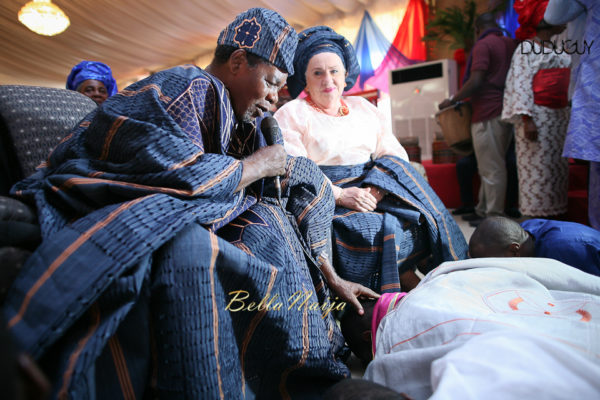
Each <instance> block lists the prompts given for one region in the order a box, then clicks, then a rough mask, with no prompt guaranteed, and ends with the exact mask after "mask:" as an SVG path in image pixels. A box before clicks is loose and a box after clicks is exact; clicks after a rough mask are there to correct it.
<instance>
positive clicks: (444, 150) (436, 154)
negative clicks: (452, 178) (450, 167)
mask: <svg viewBox="0 0 600 400" xmlns="http://www.w3.org/2000/svg"><path fill="white" fill-rule="evenodd" d="M431 147H432V150H433V151H432V153H433V160H432V162H433V163H434V164H454V163H456V160H457V159H458V156H457V155H456V153H455V152H454V150H452V149H451V148H450V146H448V144H447V143H446V141H445V140H435V141H434V142H433V143H432V144H431Z"/></svg>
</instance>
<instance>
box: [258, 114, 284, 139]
mask: <svg viewBox="0 0 600 400" xmlns="http://www.w3.org/2000/svg"><path fill="white" fill-rule="evenodd" d="M260 131H261V132H262V134H263V136H264V137H265V141H266V142H267V145H268V146H271V145H273V144H275V143H277V139H278V138H279V135H280V134H281V133H280V130H279V125H278V124H277V120H276V119H275V118H273V117H271V116H268V117H265V118H263V120H262V122H261V123H260Z"/></svg>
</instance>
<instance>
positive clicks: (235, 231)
mask: <svg viewBox="0 0 600 400" xmlns="http://www.w3.org/2000/svg"><path fill="white" fill-rule="evenodd" d="M296 44H297V34H296V32H295V31H294V29H293V28H292V27H291V26H290V25H289V24H288V23H287V22H286V21H285V20H284V19H283V18H282V17H281V16H280V15H279V14H277V13H276V12H274V11H271V10H267V9H262V8H253V9H250V10H248V11H246V12H244V13H242V14H240V15H238V16H237V17H236V18H235V20H234V21H233V22H232V23H231V24H229V25H228V26H227V27H226V28H225V29H224V30H223V31H222V32H221V34H220V36H219V39H218V46H217V48H216V51H215V56H214V59H213V61H212V62H211V64H210V65H209V66H208V67H207V68H206V69H205V70H203V69H200V68H198V67H196V66H193V65H187V66H180V67H175V68H172V69H169V70H165V71H161V72H158V73H156V74H154V75H152V76H150V77H148V78H146V79H144V80H142V81H140V82H137V83H135V84H133V85H131V86H129V87H127V88H125V89H123V90H121V91H120V92H119V93H117V94H116V95H114V96H112V97H110V98H109V99H108V100H107V101H106V102H105V103H104V104H103V105H102V107H99V108H98V109H97V110H95V111H94V112H92V113H91V114H89V115H88V116H86V118H84V120H82V121H81V122H80V123H79V124H78V126H77V127H76V128H75V129H74V131H73V132H72V133H71V134H70V135H69V136H67V137H66V138H65V139H64V140H63V142H62V143H61V144H60V145H59V146H58V147H57V148H56V149H55V150H54V152H53V153H52V154H51V156H50V158H49V160H48V166H47V167H46V168H44V169H42V170H39V171H38V173H36V175H34V176H33V177H31V178H29V179H27V180H25V181H22V182H20V183H19V184H17V185H16V186H15V187H14V188H13V192H14V194H15V195H18V196H21V198H23V199H31V200H32V201H34V202H35V203H36V205H37V207H38V213H39V215H40V222H41V226H42V231H43V237H44V240H43V242H42V244H41V246H40V247H39V248H38V249H37V250H36V252H35V253H34V254H33V255H32V257H31V258H30V259H29V260H28V261H27V263H26V264H25V265H24V267H23V270H22V272H21V274H20V276H19V277H18V278H17V280H16V282H15V284H14V285H13V287H12V289H11V290H12V291H11V293H10V294H9V296H8V299H7V303H6V306H5V309H4V312H5V315H6V317H7V319H8V321H9V322H8V324H9V327H10V328H11V330H12V332H13V333H14V336H15V337H16V340H17V342H18V344H19V345H20V346H21V347H22V348H23V349H25V350H26V351H28V352H29V353H31V354H32V355H33V356H34V357H35V358H36V359H38V360H39V361H40V364H41V365H43V366H44V367H45V371H46V373H48V374H49V375H50V379H51V381H52V383H53V390H54V392H53V395H54V396H57V397H63V396H65V397H72V398H101V399H104V398H106V399H108V398H117V397H126V398H133V397H136V398H142V397H144V396H157V397H162V398H190V399H192V398H193V399H205V398H206V399H208V398H221V399H224V398H226V399H233V398H242V397H250V398H253V397H254V396H256V397H257V398H287V397H290V396H292V397H293V396H296V395H298V396H312V395H315V394H317V393H321V392H322V391H323V390H324V387H325V386H327V385H330V384H332V383H334V382H335V381H337V380H339V379H342V378H343V377H345V376H348V375H349V371H348V369H347V367H346V366H345V365H344V363H343V360H344V357H346V356H347V353H348V352H347V348H346V347H345V346H344V340H343V338H342V335H341V333H340V331H339V329H338V327H337V325H336V323H335V321H334V319H333V317H332V316H331V314H330V313H326V312H323V310H328V309H329V307H330V305H331V304H333V303H335V304H339V303H340V302H351V303H352V304H354V305H356V306H357V307H356V308H357V309H359V312H360V311H362V309H361V308H360V305H359V302H358V300H357V297H358V296H360V295H367V296H373V297H377V295H376V294H375V293H373V292H372V291H370V290H368V289H366V288H364V287H362V286H361V285H358V284H356V283H350V282H347V281H345V280H343V279H340V278H339V277H338V276H337V274H336V273H335V271H334V270H333V268H332V266H331V264H330V261H329V259H328V258H329V256H328V248H329V247H330V243H329V241H330V235H331V231H330V229H331V228H330V226H331V218H332V215H333V209H334V200H333V195H332V192H331V188H330V187H329V184H328V182H327V181H326V179H325V178H324V176H323V175H322V173H321V172H320V171H319V169H318V167H317V166H316V165H315V164H314V163H313V162H312V161H310V160H308V159H306V158H291V157H287V156H286V154H285V151H284V149H283V146H281V144H274V145H270V146H267V145H266V142H265V139H264V137H263V135H262V134H261V132H260V131H259V130H258V127H259V126H260V125H261V124H260V123H259V122H261V121H260V119H261V118H262V117H263V116H264V113H265V112H266V111H267V110H269V109H271V107H272V106H273V105H274V104H275V103H276V101H277V92H278V91H279V89H280V88H281V87H282V86H283V85H284V83H285V81H286V78H287V75H288V74H292V73H293V72H294V71H293V57H294V52H295V50H296ZM257 118H259V119H258V120H257ZM276 175H281V176H282V179H281V194H280V196H277V197H276V196H275V193H276V190H275V187H274V185H273V182H272V179H270V178H269V177H273V176H276ZM264 178H269V179H264ZM279 197H280V198H279ZM330 289H331V291H330ZM235 293H244V300H243V301H244V305H243V306H242V305H241V304H239V301H242V300H241V299H240V298H239V297H237V298H236V307H234V308H232V307H229V308H228V305H229V304H231V301H232V298H233V296H234V295H235ZM300 297H301V298H302V299H303V301H302V303H299V302H294V299H296V298H300ZM263 299H277V301H276V302H275V303H277V304H282V306H278V307H274V306H273V307H266V305H265V304H264V303H265V301H267V300H263ZM261 301H262V303H261ZM286 304H293V306H292V307H290V306H285V307H284V306H283V305H286ZM233 309H235V312H234V311H233ZM316 376H318V379H315V377H316Z"/></svg>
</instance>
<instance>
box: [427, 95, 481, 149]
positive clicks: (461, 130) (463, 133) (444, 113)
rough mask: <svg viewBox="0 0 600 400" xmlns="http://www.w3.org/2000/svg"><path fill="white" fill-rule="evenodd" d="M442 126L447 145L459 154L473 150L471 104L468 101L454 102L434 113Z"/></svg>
mask: <svg viewBox="0 0 600 400" xmlns="http://www.w3.org/2000/svg"><path fill="white" fill-rule="evenodd" d="M435 118H436V120H437V122H438V124H439V125H440V127H441V128H442V134H443V135H444V140H445V141H446V143H447V144H448V146H449V147H450V148H451V149H452V151H454V152H455V153H456V154H459V155H463V156H466V155H469V154H471V153H472V152H473V143H472V141H471V106H470V105H469V103H456V105H454V106H452V107H448V108H444V109H443V110H440V111H439V112H437V113H436V114H435Z"/></svg>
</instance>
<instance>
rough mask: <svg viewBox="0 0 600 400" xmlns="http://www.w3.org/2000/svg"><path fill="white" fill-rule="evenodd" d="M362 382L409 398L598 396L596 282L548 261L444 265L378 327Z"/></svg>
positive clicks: (599, 281) (599, 283)
mask: <svg viewBox="0 0 600 400" xmlns="http://www.w3.org/2000/svg"><path fill="white" fill-rule="evenodd" d="M365 378H366V379H370V380H373V381H375V382H377V383H381V384H383V385H386V386H388V387H391V388H393V389H395V390H397V391H400V392H404V393H406V394H408V395H409V396H411V397H413V398H414V399H425V398H434V399H459V398H460V399H486V400H487V399H503V400H506V399H529V398H531V399H533V398H535V399H565V398H571V399H592V398H596V399H597V398H600V278H599V277H596V276H593V275H589V274H586V273H584V272H582V271H580V270H578V269H575V268H572V267H569V266H567V265H566V264H562V263H560V262H558V261H555V260H550V259H545V258H488V259H469V260H463V261H457V262H447V263H444V264H442V265H441V266H440V267H438V268H436V269H435V270H433V271H431V272H430V273H429V274H428V275H427V276H426V277H425V278H424V279H423V280H422V281H421V283H420V284H419V286H418V287H417V288H416V289H414V290H412V291H411V292H410V293H409V294H408V295H407V296H405V297H404V298H403V299H402V301H401V303H400V304H399V305H398V307H397V308H396V309H395V310H394V311H392V312H390V313H389V314H388V315H387V316H386V317H385V318H384V319H383V320H382V321H381V323H380V325H379V329H378V331H377V351H376V354H375V359H374V361H373V362H371V363H370V364H369V366H368V367H367V370H366V372H365Z"/></svg>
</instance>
